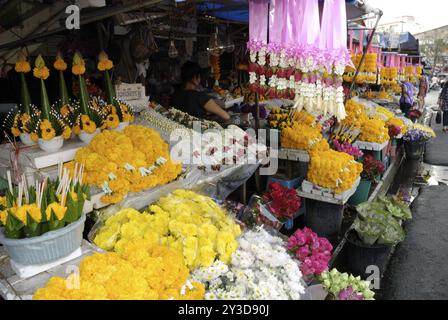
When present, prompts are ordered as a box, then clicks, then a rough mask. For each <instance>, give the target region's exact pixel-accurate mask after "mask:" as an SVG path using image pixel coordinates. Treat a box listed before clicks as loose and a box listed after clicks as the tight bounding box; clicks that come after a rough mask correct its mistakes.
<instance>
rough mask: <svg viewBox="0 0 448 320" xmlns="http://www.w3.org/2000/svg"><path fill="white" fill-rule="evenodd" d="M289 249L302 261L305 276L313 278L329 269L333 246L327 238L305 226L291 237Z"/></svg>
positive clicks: (301, 266)
mask: <svg viewBox="0 0 448 320" xmlns="http://www.w3.org/2000/svg"><path fill="white" fill-rule="evenodd" d="M288 250H289V251H290V252H291V253H292V254H293V255H294V256H295V257H296V258H297V259H298V260H299V261H300V271H301V272H302V274H303V276H304V277H308V278H309V279H312V278H313V277H315V276H319V275H320V274H321V273H322V272H325V271H327V270H328V265H329V263H330V260H331V251H332V250H333V246H332V245H331V243H330V242H329V241H328V240H327V239H326V238H320V237H318V236H317V234H316V233H315V232H313V231H312V230H311V229H309V228H304V229H303V230H300V229H299V230H297V231H296V232H295V233H294V234H293V235H292V236H291V237H289V239H288Z"/></svg>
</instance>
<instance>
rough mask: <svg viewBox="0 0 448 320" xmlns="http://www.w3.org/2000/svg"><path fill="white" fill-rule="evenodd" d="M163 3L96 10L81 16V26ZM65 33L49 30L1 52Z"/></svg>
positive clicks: (0, 47)
mask: <svg viewBox="0 0 448 320" xmlns="http://www.w3.org/2000/svg"><path fill="white" fill-rule="evenodd" d="M162 1H163V0H147V1H140V0H136V1H133V3H132V4H128V5H125V6H118V5H115V6H113V7H106V8H101V9H98V10H95V12H93V13H91V14H89V16H88V17H86V18H84V19H83V18H82V15H81V21H80V25H81V26H83V25H87V24H90V23H93V22H96V21H99V20H103V19H107V18H110V17H113V16H115V15H117V14H120V13H126V12H129V11H133V10H138V9H141V8H144V7H149V6H152V5H155V4H157V3H160V2H162ZM64 31H67V29H66V27H65V26H63V27H59V28H56V29H53V30H49V31H46V32H42V33H39V34H36V35H32V36H29V37H26V38H24V39H21V40H17V41H12V42H9V43H6V44H2V45H0V50H3V49H7V48H11V47H20V46H22V45H25V44H27V43H29V42H32V41H36V40H39V39H42V38H45V37H48V36H51V35H53V34H56V33H60V32H64Z"/></svg>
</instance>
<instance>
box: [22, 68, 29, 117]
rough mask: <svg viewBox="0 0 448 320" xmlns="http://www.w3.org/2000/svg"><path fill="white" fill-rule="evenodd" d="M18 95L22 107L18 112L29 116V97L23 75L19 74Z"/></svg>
mask: <svg viewBox="0 0 448 320" xmlns="http://www.w3.org/2000/svg"><path fill="white" fill-rule="evenodd" d="M20 93H21V96H20V103H21V105H22V109H21V110H20V111H21V112H24V113H27V114H31V96H30V91H29V90H28V84H27V82H26V78H25V74H24V73H20Z"/></svg>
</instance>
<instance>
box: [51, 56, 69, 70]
mask: <svg viewBox="0 0 448 320" xmlns="http://www.w3.org/2000/svg"><path fill="white" fill-rule="evenodd" d="M53 67H54V68H55V69H56V70H58V71H65V70H67V63H65V61H64V59H63V58H62V57H61V56H60V55H58V56H57V58H56V61H55V62H54V64H53Z"/></svg>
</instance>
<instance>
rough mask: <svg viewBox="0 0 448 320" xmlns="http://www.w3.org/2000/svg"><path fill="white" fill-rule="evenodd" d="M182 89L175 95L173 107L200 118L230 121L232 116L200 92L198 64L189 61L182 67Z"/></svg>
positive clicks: (199, 69)
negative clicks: (211, 117)
mask: <svg viewBox="0 0 448 320" xmlns="http://www.w3.org/2000/svg"><path fill="white" fill-rule="evenodd" d="M181 76H182V88H181V89H180V90H179V91H177V92H176V93H175V94H174V97H173V103H172V105H173V107H175V108H177V109H179V110H182V111H184V112H186V113H188V114H190V115H192V116H195V117H198V118H202V119H204V118H206V117H207V114H208V113H209V114H213V115H215V116H218V117H219V118H220V119H222V120H225V121H228V120H230V115H229V114H228V113H227V112H226V111H225V110H224V109H222V108H221V107H220V106H219V105H218V104H217V103H216V102H215V101H214V100H213V98H211V97H210V96H209V95H208V94H207V93H205V92H201V91H199V88H200V84H201V68H200V67H199V65H198V64H197V63H194V62H191V61H188V62H186V63H185V64H184V65H183V66H182V70H181Z"/></svg>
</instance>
